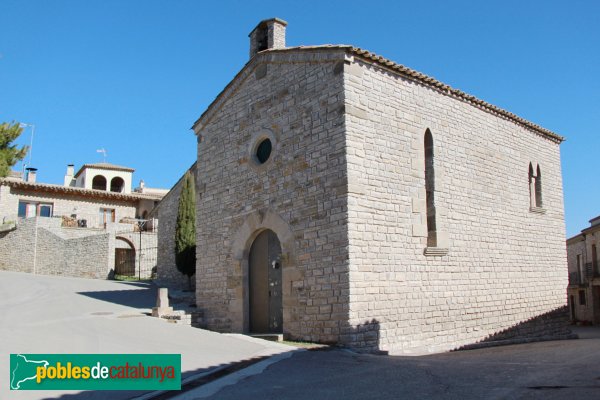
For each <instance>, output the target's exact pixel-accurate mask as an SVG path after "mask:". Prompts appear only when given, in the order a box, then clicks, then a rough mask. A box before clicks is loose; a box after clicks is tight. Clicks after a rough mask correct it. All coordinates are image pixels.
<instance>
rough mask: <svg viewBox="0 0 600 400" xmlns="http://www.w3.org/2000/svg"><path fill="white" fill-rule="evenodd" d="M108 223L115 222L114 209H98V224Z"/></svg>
mask: <svg viewBox="0 0 600 400" xmlns="http://www.w3.org/2000/svg"><path fill="white" fill-rule="evenodd" d="M109 222H115V209H114V208H101V209H100V224H107V223H109Z"/></svg>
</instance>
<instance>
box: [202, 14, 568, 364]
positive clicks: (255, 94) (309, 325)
mask: <svg viewBox="0 0 600 400" xmlns="http://www.w3.org/2000/svg"><path fill="white" fill-rule="evenodd" d="M286 25H287V24H286V23H285V22H284V21H282V20H279V19H271V20H266V21H263V22H261V23H260V24H259V25H258V26H257V27H256V28H255V29H254V30H253V31H252V33H251V34H250V60H249V62H248V63H247V64H246V65H245V66H244V67H243V68H242V69H241V70H240V71H239V72H238V74H237V75H236V76H235V77H234V79H233V80H232V81H231V82H230V83H229V84H228V85H227V86H226V87H225V88H224V89H223V91H222V92H221V93H220V94H219V95H218V96H217V98H216V99H215V100H214V101H213V102H212V103H211V104H210V106H209V107H208V108H207V110H206V111H205V112H204V113H203V114H202V115H201V117H200V118H199V119H198V120H197V121H196V122H195V124H194V126H193V129H194V131H195V133H196V135H197V138H198V160H197V173H196V181H197V187H198V202H197V238H198V242H197V243H198V244H197V270H196V299H197V306H198V308H199V310H201V311H203V312H204V320H203V321H204V324H205V326H206V327H208V328H210V329H214V330H217V331H226V332H244V333H266V332H273V333H283V334H284V335H286V336H287V337H289V338H292V339H298V340H310V341H319V342H333V343H339V344H344V345H348V346H352V347H356V348H361V349H365V350H380V351H388V352H390V353H422V352H437V351H446V350H450V349H454V348H458V347H461V346H468V345H472V344H474V343H477V342H485V341H499V340H522V339H523V338H529V339H531V338H534V337H535V338H548V337H561V336H564V335H565V334H566V333H567V332H568V331H567V330H566V328H565V323H566V292H565V290H566V287H567V283H568V282H567V260H566V251H565V245H564V240H565V225H564V211H563V193H562V177H561V168H560V153H559V145H560V143H561V142H562V140H563V138H562V137H561V136H559V135H557V134H555V133H553V132H551V131H549V130H547V129H545V128H542V127H540V126H538V125H535V124H533V123H531V122H529V121H526V120H524V119H522V118H520V117H518V116H516V115H514V114H512V113H510V112H507V111H505V110H503V109H500V108H498V107H496V106H493V105H491V104H489V103H486V102H484V101H482V100H480V99H477V98H475V97H474V96H471V95H469V94H466V93H463V92H461V91H459V90H456V89H453V88H451V87H449V86H448V85H446V84H444V83H442V82H439V81H437V80H436V79H434V78H432V77H429V76H426V75H424V74H422V73H419V72H417V71H414V70H412V69H410V68H407V67H405V66H403V65H400V64H397V63H395V62H393V61H390V60H388V59H386V58H384V57H381V56H379V55H376V54H373V53H371V52H369V51H367V50H363V49H359V48H356V47H352V46H346V45H323V46H299V47H286V45H285V30H286ZM542 177H543V179H542Z"/></svg>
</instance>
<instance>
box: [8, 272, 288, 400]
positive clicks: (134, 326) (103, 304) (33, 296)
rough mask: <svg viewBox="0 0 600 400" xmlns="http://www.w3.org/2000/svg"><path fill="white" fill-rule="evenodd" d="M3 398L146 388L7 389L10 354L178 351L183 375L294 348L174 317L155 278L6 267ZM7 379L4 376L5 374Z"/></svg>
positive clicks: (98, 395)
mask: <svg viewBox="0 0 600 400" xmlns="http://www.w3.org/2000/svg"><path fill="white" fill-rule="evenodd" d="M0 293H1V294H2V298H3V299H2V302H1V304H0V315H2V324H0V377H2V376H3V377H5V378H4V379H5V383H4V384H2V385H1V387H2V389H1V391H0V398H11V399H41V398H58V397H61V396H63V397H61V398H73V399H79V398H82V399H105V398H108V397H110V398H111V399H126V398H131V397H134V396H136V395H142V394H143V393H144V392H122V391H115V392H75V391H64V392H58V391H56V392H55V391H53V392H41V391H28V392H25V391H23V392H19V391H11V392H9V391H8V381H7V380H6V379H8V377H9V354H10V353H180V354H181V355H182V356H181V363H182V365H181V368H182V378H183V379H185V378H186V377H189V376H192V375H197V374H199V373H203V372H207V371H209V370H211V369H215V368H219V367H223V366H225V365H228V364H231V363H236V362H239V361H242V360H248V359H252V358H258V357H263V356H270V355H274V354H280V353H286V352H291V351H294V350H295V348H294V347H290V346H286V345H282V344H279V343H273V342H268V341H264V340H259V339H253V338H250V337H246V336H243V335H223V334H219V333H215V332H210V331H206V330H202V329H197V328H191V327H189V326H183V325H176V324H170V323H168V322H166V321H164V320H160V319H158V318H152V317H149V316H147V315H146V314H145V313H148V312H150V309H151V307H152V306H153V305H154V303H155V302H156V288H155V287H154V286H153V285H150V284H146V283H136V282H116V281H103V280H93V279H80V278H68V277H53V276H41V275H31V274H24V273H17V272H7V271H0ZM0 379H2V378H0Z"/></svg>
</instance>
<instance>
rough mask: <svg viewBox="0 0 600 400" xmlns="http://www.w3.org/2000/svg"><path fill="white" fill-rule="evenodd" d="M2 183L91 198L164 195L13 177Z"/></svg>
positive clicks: (133, 197)
mask: <svg viewBox="0 0 600 400" xmlns="http://www.w3.org/2000/svg"><path fill="white" fill-rule="evenodd" d="M0 185H5V186H10V187H13V188H17V189H20V190H27V191H31V192H41V193H50V194H52V193H55V194H63V195H73V196H83V197H90V198H103V199H110V200H120V201H130V202H134V201H139V200H160V199H161V198H162V197H163V196H162V195H155V194H146V193H135V192H134V193H117V192H107V191H105V190H95V189H85V188H80V187H74V186H61V185H53V184H49V183H38V182H35V183H33V182H25V181H17V180H13V179H0Z"/></svg>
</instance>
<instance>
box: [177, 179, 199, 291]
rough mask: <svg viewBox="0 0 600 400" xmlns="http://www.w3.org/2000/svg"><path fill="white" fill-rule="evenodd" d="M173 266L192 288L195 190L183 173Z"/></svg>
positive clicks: (192, 183)
mask: <svg viewBox="0 0 600 400" xmlns="http://www.w3.org/2000/svg"><path fill="white" fill-rule="evenodd" d="M175 264H176V265H177V269H178V270H179V272H181V273H182V274H184V275H187V277H188V284H189V286H190V289H191V286H192V275H194V274H195V273H196V189H195V184H194V176H193V175H192V174H190V171H188V172H186V173H185V176H184V178H183V187H182V188H181V195H180V196H179V209H178V211H177V226H176V228H175Z"/></svg>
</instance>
